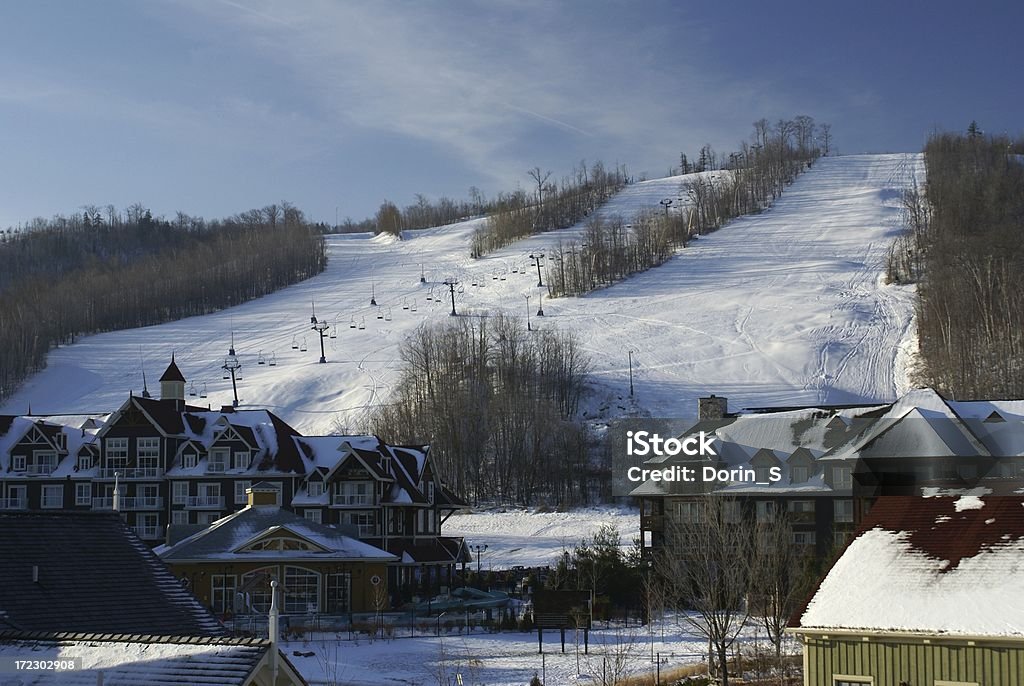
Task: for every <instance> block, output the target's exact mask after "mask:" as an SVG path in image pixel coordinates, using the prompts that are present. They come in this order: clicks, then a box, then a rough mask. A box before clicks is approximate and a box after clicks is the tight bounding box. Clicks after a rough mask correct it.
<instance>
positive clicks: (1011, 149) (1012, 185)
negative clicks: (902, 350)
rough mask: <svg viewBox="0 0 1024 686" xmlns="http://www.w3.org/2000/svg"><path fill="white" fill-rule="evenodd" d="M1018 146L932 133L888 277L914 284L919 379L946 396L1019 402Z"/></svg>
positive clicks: (1022, 307) (1021, 216)
mask: <svg viewBox="0 0 1024 686" xmlns="http://www.w3.org/2000/svg"><path fill="white" fill-rule="evenodd" d="M1021 153H1024V141H1022V140H1011V139H1009V138H1007V137H1005V136H986V135H984V134H983V133H982V132H981V131H980V130H979V129H978V127H977V125H976V124H973V123H972V125H971V128H970V129H968V132H967V134H966V135H960V134H952V133H941V134H936V135H933V136H932V137H931V138H930V139H929V141H928V143H927V145H926V146H925V162H926V165H927V171H928V183H927V187H926V192H925V195H924V196H921V195H920V194H918V193H914V192H911V193H908V194H907V195H906V196H905V198H904V210H905V215H906V218H907V223H908V224H909V227H910V229H911V230H910V233H909V234H908V236H907V237H906V238H905V239H904V240H903V242H902V243H901V244H900V247H899V248H897V249H896V250H894V255H893V257H891V258H890V263H891V265H892V264H895V266H894V267H892V268H891V271H892V272H893V273H894V274H895V275H896V276H897V277H898V276H899V275H900V274H906V276H907V277H908V278H918V279H919V286H918V308H917V310H918V331H919V337H920V346H921V357H922V361H923V368H922V369H921V370H920V375H921V377H922V378H921V381H922V382H923V383H925V384H927V385H930V386H933V387H935V388H937V389H939V390H940V391H941V392H942V393H944V394H945V395H947V396H948V397H951V398H955V399H971V398H1021V397H1024V291H1022V290H1021V287H1020V284H1021V274H1022V273H1024V157H1021Z"/></svg>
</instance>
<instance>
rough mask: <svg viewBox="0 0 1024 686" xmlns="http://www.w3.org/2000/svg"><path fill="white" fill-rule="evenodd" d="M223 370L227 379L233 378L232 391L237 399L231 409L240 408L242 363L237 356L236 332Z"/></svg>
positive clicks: (222, 367)
mask: <svg viewBox="0 0 1024 686" xmlns="http://www.w3.org/2000/svg"><path fill="white" fill-rule="evenodd" d="M221 369H223V370H224V375H225V378H226V377H227V376H228V375H230V376H231V391H232V393H233V394H234V397H235V399H234V400H233V401H232V402H231V407H238V381H237V379H239V378H241V370H242V363H241V362H239V361H238V356H237V355H235V332H234V331H232V332H231V347H230V348H228V356H227V357H225V358H224V364H223V365H221Z"/></svg>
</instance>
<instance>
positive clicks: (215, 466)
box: [206, 462, 228, 474]
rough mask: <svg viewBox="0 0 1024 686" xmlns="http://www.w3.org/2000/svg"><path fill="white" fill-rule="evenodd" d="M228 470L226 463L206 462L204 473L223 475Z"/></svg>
mask: <svg viewBox="0 0 1024 686" xmlns="http://www.w3.org/2000/svg"><path fill="white" fill-rule="evenodd" d="M227 470H228V464H227V462H207V463H206V473H207V474H223V473H224V472H226V471H227Z"/></svg>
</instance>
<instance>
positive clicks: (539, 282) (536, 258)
mask: <svg viewBox="0 0 1024 686" xmlns="http://www.w3.org/2000/svg"><path fill="white" fill-rule="evenodd" d="M530 259H531V260H533V262H534V264H536V265H537V287H538V288H539V287H541V286H543V285H544V279H543V278H542V277H541V275H540V261H541V260H543V259H544V253H542V252H539V253H537V254H536V255H532V254H531V255H530Z"/></svg>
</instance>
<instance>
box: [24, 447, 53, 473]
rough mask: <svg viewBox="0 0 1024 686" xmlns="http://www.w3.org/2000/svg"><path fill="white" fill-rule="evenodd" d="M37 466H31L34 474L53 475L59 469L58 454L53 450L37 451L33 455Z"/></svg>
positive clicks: (30, 469)
mask: <svg viewBox="0 0 1024 686" xmlns="http://www.w3.org/2000/svg"><path fill="white" fill-rule="evenodd" d="M32 458H33V461H34V463H35V464H32V465H30V466H29V471H30V472H32V473H34V474H52V473H53V470H55V469H56V468H57V453H55V452H53V451H52V450H37V451H35V452H34V453H33V454H32Z"/></svg>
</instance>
